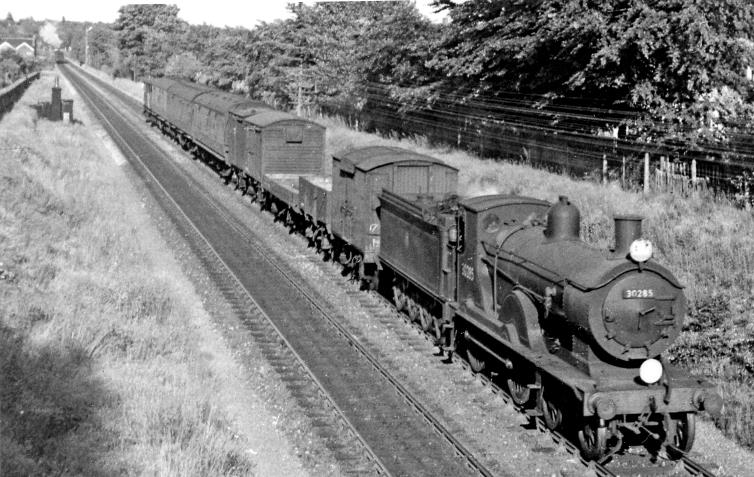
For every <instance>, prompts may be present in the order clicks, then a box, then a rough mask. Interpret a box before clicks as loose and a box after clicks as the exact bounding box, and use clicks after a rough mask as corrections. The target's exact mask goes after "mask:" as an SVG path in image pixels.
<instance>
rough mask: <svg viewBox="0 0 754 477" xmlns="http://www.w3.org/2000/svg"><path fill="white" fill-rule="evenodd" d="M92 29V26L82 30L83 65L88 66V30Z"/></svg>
mask: <svg viewBox="0 0 754 477" xmlns="http://www.w3.org/2000/svg"><path fill="white" fill-rule="evenodd" d="M92 28H94V25H92V26H90V27H89V28H87V29H86V30H84V64H85V65H86V66H89V63H90V60H89V30H91V29H92Z"/></svg>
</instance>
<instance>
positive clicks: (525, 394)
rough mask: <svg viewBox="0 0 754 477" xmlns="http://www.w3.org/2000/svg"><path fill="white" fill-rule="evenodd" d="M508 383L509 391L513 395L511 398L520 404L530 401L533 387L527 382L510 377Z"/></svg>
mask: <svg viewBox="0 0 754 477" xmlns="http://www.w3.org/2000/svg"><path fill="white" fill-rule="evenodd" d="M506 384H507V385H508V392H509V393H510V395H511V399H513V402H515V403H516V404H517V405H519V406H523V405H524V404H526V403H528V402H529V399H530V398H531V389H529V388H528V387H527V386H526V384H523V383H522V382H521V381H520V380H519V379H517V378H508V380H507V382H506Z"/></svg>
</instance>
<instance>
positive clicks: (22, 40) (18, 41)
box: [0, 37, 34, 49]
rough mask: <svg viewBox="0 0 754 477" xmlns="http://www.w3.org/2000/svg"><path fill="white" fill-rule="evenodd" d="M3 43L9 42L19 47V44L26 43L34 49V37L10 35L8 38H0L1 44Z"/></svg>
mask: <svg viewBox="0 0 754 477" xmlns="http://www.w3.org/2000/svg"><path fill="white" fill-rule="evenodd" d="M3 43H7V44H9V45H10V46H12V47H13V48H18V47H19V46H21V45H23V44H24V43H26V46H28V47H29V48H31V49H34V38H21V37H8V38H0V45H2V44H3Z"/></svg>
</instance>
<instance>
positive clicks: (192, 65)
mask: <svg viewBox="0 0 754 477" xmlns="http://www.w3.org/2000/svg"><path fill="white" fill-rule="evenodd" d="M201 70H202V64H201V63H200V62H199V60H198V59H197V58H196V56H194V54H193V53H179V54H177V55H173V56H171V57H170V59H169V60H168V63H167V65H166V66H165V76H171V77H175V78H184V79H188V80H195V79H196V77H197V74H198V73H199V72H201Z"/></svg>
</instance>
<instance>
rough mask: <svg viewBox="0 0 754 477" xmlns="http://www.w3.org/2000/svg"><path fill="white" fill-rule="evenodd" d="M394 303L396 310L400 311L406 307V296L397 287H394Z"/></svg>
mask: <svg viewBox="0 0 754 477" xmlns="http://www.w3.org/2000/svg"><path fill="white" fill-rule="evenodd" d="M393 303H395V309H396V310H398V311H401V310H403V309H404V308H405V307H406V295H404V294H403V291H401V289H400V288H398V287H397V286H394V287H393Z"/></svg>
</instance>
